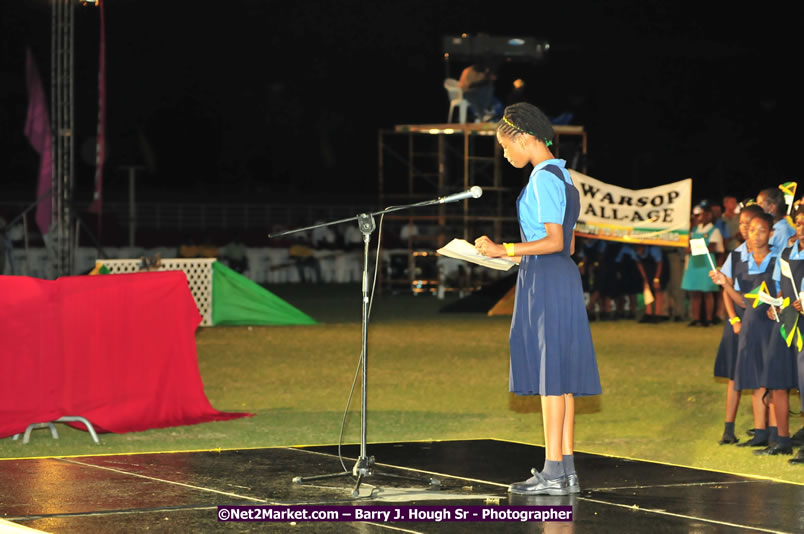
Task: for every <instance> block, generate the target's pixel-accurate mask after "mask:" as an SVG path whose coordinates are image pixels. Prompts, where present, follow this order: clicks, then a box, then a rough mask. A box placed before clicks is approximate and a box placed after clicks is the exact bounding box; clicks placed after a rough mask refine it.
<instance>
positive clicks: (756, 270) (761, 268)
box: [734, 250, 779, 293]
mask: <svg viewBox="0 0 804 534" xmlns="http://www.w3.org/2000/svg"><path fill="white" fill-rule="evenodd" d="M775 256H776V254H775V253H774V252H773V250H771V251H770V252H768V255H767V256H765V259H763V260H762V263H761V264H759V265H757V262H756V260H754V255H753V254H748V274H762V273H764V272H765V271H766V270H767V269H768V263H769V262H770V261H771V259H773V258H774V257H775ZM752 289H754V288H753V287H749V288H746V291H751V290H752ZM734 290H735V291H738V292H739V291H741V289H740V281H739V280H735V281H734ZM776 292H777V293H778V292H779V290H778V288H777V290H776Z"/></svg>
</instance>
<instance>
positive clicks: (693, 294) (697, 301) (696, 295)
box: [690, 291, 701, 321]
mask: <svg viewBox="0 0 804 534" xmlns="http://www.w3.org/2000/svg"><path fill="white" fill-rule="evenodd" d="M690 317H692V320H693V321H700V320H701V292H700V291H690Z"/></svg>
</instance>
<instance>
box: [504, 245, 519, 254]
mask: <svg viewBox="0 0 804 534" xmlns="http://www.w3.org/2000/svg"><path fill="white" fill-rule="evenodd" d="M503 246H504V247H505V253H506V254H508V255H509V256H516V253H515V252H514V244H513V243H503Z"/></svg>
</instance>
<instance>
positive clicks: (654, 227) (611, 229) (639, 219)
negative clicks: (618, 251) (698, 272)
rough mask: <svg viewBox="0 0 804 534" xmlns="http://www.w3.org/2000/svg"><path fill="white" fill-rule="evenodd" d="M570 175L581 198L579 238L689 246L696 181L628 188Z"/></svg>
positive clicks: (571, 173) (664, 245)
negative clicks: (693, 187)
mask: <svg viewBox="0 0 804 534" xmlns="http://www.w3.org/2000/svg"><path fill="white" fill-rule="evenodd" d="M569 172H570V175H572V181H573V182H574V183H575V187H577V188H578V192H579V193H580V196H581V213H580V215H578V223H577V225H576V227H575V235H578V236H580V237H590V238H594V239H606V240H609V241H620V242H623V243H635V244H643V245H658V246H663V247H686V246H687V245H688V244H689V235H690V211H691V209H692V178H687V179H686V180H681V181H679V182H673V183H671V184H666V185H661V186H659V187H651V188H650V189H625V188H624V187H617V186H616V185H610V184H607V183H603V182H601V181H600V180H595V179H594V178H591V177H589V176H586V175H585V174H581V173H579V172H577V171H574V170H570V171H569Z"/></svg>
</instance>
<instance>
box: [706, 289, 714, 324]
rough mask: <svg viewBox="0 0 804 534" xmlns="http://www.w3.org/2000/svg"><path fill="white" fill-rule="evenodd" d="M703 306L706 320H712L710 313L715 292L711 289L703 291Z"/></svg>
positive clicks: (711, 312) (712, 310) (712, 308)
mask: <svg viewBox="0 0 804 534" xmlns="http://www.w3.org/2000/svg"><path fill="white" fill-rule="evenodd" d="M704 307H705V308H706V322H707V323H711V322H712V314H713V313H714V310H715V294H714V293H712V292H711V291H706V292H705V293H704Z"/></svg>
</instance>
